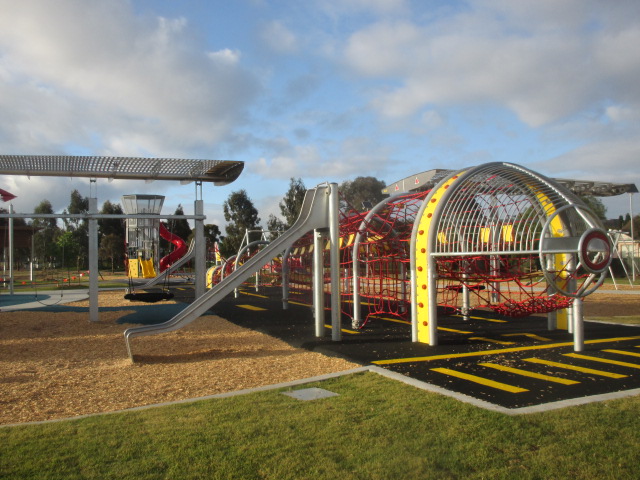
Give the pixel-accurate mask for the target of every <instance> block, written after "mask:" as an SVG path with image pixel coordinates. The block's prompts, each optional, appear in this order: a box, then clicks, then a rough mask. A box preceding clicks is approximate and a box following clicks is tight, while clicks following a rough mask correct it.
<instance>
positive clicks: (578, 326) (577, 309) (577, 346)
mask: <svg viewBox="0 0 640 480" xmlns="http://www.w3.org/2000/svg"><path fill="white" fill-rule="evenodd" d="M571 310H572V312H573V315H572V317H573V350H574V351H576V352H581V351H583V350H584V319H583V317H582V298H576V299H575V300H574V301H573V306H572V307H571Z"/></svg>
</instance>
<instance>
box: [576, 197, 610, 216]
mask: <svg viewBox="0 0 640 480" xmlns="http://www.w3.org/2000/svg"><path fill="white" fill-rule="evenodd" d="M580 199H581V200H582V201H583V202H584V203H585V204H586V205H587V207H589V209H590V210H591V211H592V212H593V213H595V214H596V216H597V217H598V218H599V219H600V220H606V219H607V207H605V206H604V204H603V203H602V200H600V199H599V198H597V197H594V196H593V195H582V196H580Z"/></svg>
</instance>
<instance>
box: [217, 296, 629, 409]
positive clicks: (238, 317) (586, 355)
mask: <svg viewBox="0 0 640 480" xmlns="http://www.w3.org/2000/svg"><path fill="white" fill-rule="evenodd" d="M211 311H212V312H213V313H215V314H217V315H219V316H221V317H223V318H225V319H227V320H229V321H231V322H233V323H236V324H238V325H241V326H243V327H247V328H251V329H254V330H258V331H261V332H264V333H267V334H269V335H272V336H275V337H278V338H280V339H282V340H284V341H286V342H287V343H289V344H291V345H294V346H297V347H302V348H305V349H308V350H312V351H317V352H321V353H324V354H329V355H337V356H340V357H343V358H347V359H349V360H351V361H354V362H357V363H360V364H362V365H370V364H374V365H378V366H380V367H383V368H386V369H389V370H392V371H395V372H398V373H401V374H403V375H407V376H409V377H412V378H415V379H417V380H420V381H424V382H427V383H430V384H433V385H437V386H439V387H442V388H445V389H447V390H450V391H454V392H458V393H462V394H465V395H468V396H470V397H474V398H477V399H481V400H484V401H487V402H490V403H492V404H495V405H499V406H502V407H505V408H509V409H513V408H520V407H529V406H534V405H540V404H545V403H549V402H556V401H560V400H569V399H574V398H580V397H586V396H591V395H597V394H605V393H612V392H618V391H624V390H631V389H637V388H640V328H638V327H633V326H621V325H609V324H601V323H593V322H585V348H584V350H583V351H582V352H574V350H573V343H572V341H573V337H572V335H571V334H569V333H567V332H566V331H562V330H555V331H549V330H548V329H547V319H546V316H532V317H528V318H522V319H509V318H504V317H500V316H498V315H496V314H494V313H493V312H485V313H483V314H480V313H476V314H474V315H473V316H472V318H471V319H470V320H469V321H464V320H463V319H462V318H461V317H458V316H443V317H440V319H439V334H438V335H439V336H438V338H439V344H438V346H435V347H432V346H429V345H424V344H418V343H414V342H412V341H411V332H410V326H409V324H408V323H402V322H399V321H398V320H399V319H397V318H393V317H391V316H388V315H382V316H381V317H380V318H375V319H372V320H371V321H370V322H369V323H368V324H367V325H366V326H365V328H363V329H362V330H359V331H354V330H352V329H351V324H350V319H348V318H347V317H346V316H343V320H342V339H341V340H340V341H337V342H336V341H332V340H331V329H330V325H329V324H330V322H331V319H330V312H328V311H327V312H325V314H326V316H325V325H326V328H325V332H326V335H325V336H324V337H322V338H317V337H316V336H315V325H314V320H313V314H312V310H311V308H310V307H309V306H302V305H296V304H290V305H289V309H288V310H283V309H282V302H281V300H279V299H277V296H275V295H274V296H273V297H269V296H266V295H263V294H256V293H253V292H251V291H248V290H247V291H245V292H244V293H242V294H241V295H240V296H239V297H238V298H234V296H233V295H230V296H228V297H227V298H226V299H225V300H223V301H222V302H220V303H218V304H217V305H216V306H215V307H214V308H212V309H211Z"/></svg>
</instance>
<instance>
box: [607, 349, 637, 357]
mask: <svg viewBox="0 0 640 480" xmlns="http://www.w3.org/2000/svg"><path fill="white" fill-rule="evenodd" d="M602 351H603V352H607V353H618V354H620V355H628V356H630V357H640V353H636V352H626V351H624V350H613V349H605V350H602Z"/></svg>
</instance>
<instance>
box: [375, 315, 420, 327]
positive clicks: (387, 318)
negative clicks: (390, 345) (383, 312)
mask: <svg viewBox="0 0 640 480" xmlns="http://www.w3.org/2000/svg"><path fill="white" fill-rule="evenodd" d="M371 318H375V319H377V320H384V321H385V322H395V323H402V324H403V325H411V322H409V321H407V320H400V319H399V318H389V317H378V316H377V315H376V316H374V315H372V316H371Z"/></svg>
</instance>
